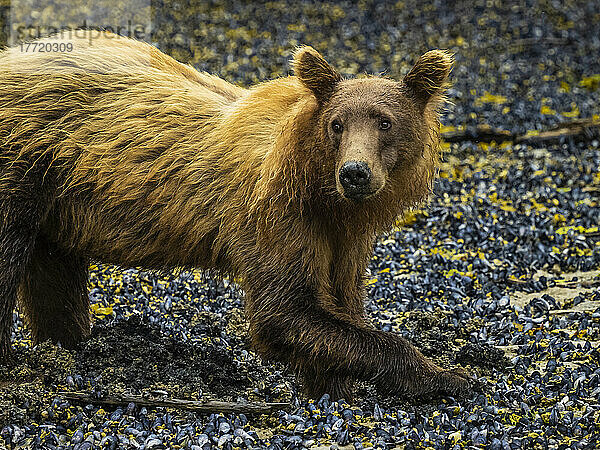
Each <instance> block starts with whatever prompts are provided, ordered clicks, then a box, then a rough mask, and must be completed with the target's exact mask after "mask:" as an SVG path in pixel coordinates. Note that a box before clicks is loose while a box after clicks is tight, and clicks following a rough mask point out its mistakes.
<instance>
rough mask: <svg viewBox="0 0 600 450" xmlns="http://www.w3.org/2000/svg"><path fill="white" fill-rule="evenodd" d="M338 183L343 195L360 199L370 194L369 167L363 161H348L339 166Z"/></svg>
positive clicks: (371, 175) (370, 174)
mask: <svg viewBox="0 0 600 450" xmlns="http://www.w3.org/2000/svg"><path fill="white" fill-rule="evenodd" d="M339 177H340V184H341V185H342V187H343V188H344V196H345V197H347V198H352V199H361V198H364V197H366V196H368V195H369V194H371V178H372V177H373V174H372V172H371V168H370V167H369V165H368V164H367V163H366V162H364V161H348V162H346V163H344V165H342V167H341V168H340V173H339Z"/></svg>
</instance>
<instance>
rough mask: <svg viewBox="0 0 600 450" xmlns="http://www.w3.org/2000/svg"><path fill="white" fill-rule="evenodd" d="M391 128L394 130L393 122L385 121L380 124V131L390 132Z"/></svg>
mask: <svg viewBox="0 0 600 450" xmlns="http://www.w3.org/2000/svg"><path fill="white" fill-rule="evenodd" d="M390 128H392V122H390V121H389V120H387V119H383V120H382V121H381V122H379V129H380V130H389V129H390Z"/></svg>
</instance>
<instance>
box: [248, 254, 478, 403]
mask: <svg viewBox="0 0 600 450" xmlns="http://www.w3.org/2000/svg"><path fill="white" fill-rule="evenodd" d="M301 267H302V266H301V265H300V263H299V265H297V266H294V265H291V266H290V265H287V266H286V269H288V270H286V271H285V273H284V274H282V266H281V265H279V266H278V267H272V268H265V269H263V270H261V271H258V272H255V274H254V276H253V279H252V282H251V283H247V286H246V292H247V298H246V301H247V310H248V313H249V318H250V329H251V334H252V338H253V343H254V345H255V346H256V348H257V350H258V351H259V352H260V353H261V354H262V355H263V356H264V357H266V358H272V359H277V360H279V361H283V362H287V363H289V364H291V365H292V367H293V368H294V369H295V370H296V372H299V373H309V374H310V373H311V371H312V373H313V374H314V375H313V376H314V382H313V383H312V384H311V385H309V389H308V394H309V395H310V394H312V395H314V394H315V392H314V391H313V389H312V387H317V388H318V387H319V386H330V385H331V383H330V382H328V380H327V377H331V376H333V377H335V378H334V379H332V381H333V383H335V382H336V380H339V379H343V377H351V378H353V379H355V380H364V381H371V382H373V383H375V384H376V385H377V386H378V388H379V389H380V390H381V391H383V392H385V393H389V394H400V395H404V396H407V397H413V398H416V397H423V396H435V395H443V394H448V395H452V396H462V395H465V394H467V393H468V392H469V391H470V389H471V379H470V378H469V376H468V375H467V374H466V373H465V372H464V371H462V370H460V369H459V370H455V371H452V370H443V369H441V368H440V367H438V366H437V365H435V364H434V363H433V362H431V361H429V360H428V359H427V358H425V357H424V356H423V355H422V354H421V352H419V351H418V350H417V349H416V348H415V347H414V346H413V345H412V344H410V343H409V342H408V341H407V340H406V339H404V338H402V337H401V336H398V335H396V334H392V333H387V332H383V331H378V330H375V329H373V328H371V327H369V326H367V325H360V324H357V323H352V322H351V321H349V320H346V319H344V318H340V317H338V316H336V315H335V314H333V313H332V312H330V311H328V310H327V309H326V308H324V307H323V305H327V304H331V299H327V298H324V297H326V294H323V293H322V292H319V289H318V288H315V287H314V286H312V285H311V283H310V282H309V281H308V280H307V279H306V277H305V276H304V274H303V271H302V269H301ZM305 381H306V380H305Z"/></svg>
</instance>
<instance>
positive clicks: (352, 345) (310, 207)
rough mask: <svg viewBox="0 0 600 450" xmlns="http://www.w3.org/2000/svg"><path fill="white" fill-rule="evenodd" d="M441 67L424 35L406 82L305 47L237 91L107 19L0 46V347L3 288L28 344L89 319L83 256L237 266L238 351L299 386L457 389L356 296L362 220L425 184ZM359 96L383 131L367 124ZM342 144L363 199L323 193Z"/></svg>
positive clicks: (456, 379)
mask: <svg viewBox="0 0 600 450" xmlns="http://www.w3.org/2000/svg"><path fill="white" fill-rule="evenodd" d="M49 39H52V38H49ZM451 64H452V59H451V57H450V55H448V54H447V53H444V52H440V51H434V52H430V53H428V54H427V55H425V56H423V57H422V58H421V59H420V60H419V62H418V63H417V65H416V66H415V68H413V70H412V71H411V72H410V73H409V75H408V76H407V78H406V79H405V82H396V81H392V80H389V79H385V78H379V77H369V78H365V79H359V80H343V79H342V77H340V76H339V74H338V73H337V72H336V71H335V70H334V69H333V68H332V67H331V66H329V64H327V62H325V60H324V59H323V58H322V57H321V55H319V54H318V53H317V52H316V51H315V50H313V49H312V48H310V47H303V48H301V49H299V50H298V51H297V52H296V53H295V56H294V70H295V73H296V76H290V77H286V78H280V79H276V80H273V81H269V82H265V83H261V84H259V85H256V86H254V87H252V88H251V89H243V88H241V87H237V86H234V85H232V84H230V83H227V82H226V81H224V80H221V79H219V78H217V77H214V76H212V75H209V74H206V73H199V72H197V71H195V70H194V69H192V68H190V67H188V66H185V65H182V64H180V63H178V62H176V61H175V60H173V59H172V58H170V57H168V56H166V55H164V54H163V53H161V52H159V51H158V50H156V49H154V48H153V47H151V46H149V45H147V44H145V43H142V42H136V41H133V40H129V39H123V38H120V39H116V38H115V37H114V36H104V37H103V38H99V39H96V40H94V41H92V43H91V45H90V42H88V41H87V40H86V39H79V40H75V41H74V50H73V52H70V53H63V54H53V53H45V54H44V53H39V54H33V55H32V54H26V53H21V52H20V50H19V49H18V48H14V49H8V50H6V51H4V52H3V53H0V214H1V215H0V358H6V357H7V356H8V354H9V349H10V342H9V337H10V327H11V320H12V319H11V318H12V310H13V308H14V306H15V303H16V299H17V297H18V299H19V303H20V305H21V307H22V308H23V311H24V313H25V316H26V318H27V322H28V324H29V326H30V327H31V329H32V331H33V335H34V337H35V339H36V340H37V341H40V340H44V339H47V338H51V339H53V340H54V341H60V342H62V344H63V345H71V346H72V345H75V344H76V343H77V342H79V341H80V340H81V339H82V338H84V337H85V336H86V335H87V333H88V332H89V312H88V300H87V292H86V289H85V280H86V277H87V267H88V263H89V261H90V259H93V260H98V261H102V262H107V263H115V264H119V265H121V266H132V267H144V268H149V269H168V268H174V267H198V268H204V269H218V270H219V271H221V272H222V273H224V274H233V275H235V276H238V277H240V279H241V280H242V285H243V288H244V290H245V292H246V309H247V313H248V318H249V320H250V322H251V333H252V338H253V342H254V345H255V347H256V349H257V350H258V351H259V352H260V353H261V354H262V355H263V356H265V357H267V358H275V359H278V360H281V361H285V362H288V363H290V364H291V365H292V366H293V367H294V369H295V370H296V371H297V372H298V373H299V374H300V375H302V376H303V377H304V380H305V387H306V390H307V392H308V393H309V394H310V395H313V396H317V395H320V394H322V393H323V392H330V393H331V394H332V395H334V396H346V398H348V397H349V396H350V394H351V385H352V383H351V380H354V379H362V380H370V381H374V382H376V383H377V384H378V385H379V386H380V387H381V388H382V389H385V390H387V391H389V392H396V393H402V394H406V395H414V396H416V395H424V394H436V393H440V392H448V393H451V394H458V393H461V392H464V391H466V390H467V389H468V385H469V379H468V377H467V376H466V375H465V373H464V372H462V371H460V370H456V371H444V370H442V369H440V368H439V367H437V366H435V365H434V364H433V363H431V362H430V361H428V360H427V359H425V358H424V357H423V356H422V355H421V354H420V353H419V352H418V350H416V349H415V348H414V347H413V346H412V345H411V344H409V343H408V342H407V341H405V340H404V339H402V338H401V337H399V336H396V335H393V334H391V333H384V332H380V331H377V330H375V329H373V328H371V327H370V326H369V325H368V324H367V323H366V320H365V316H364V311H363V300H364V295H365V293H364V286H363V277H364V273H365V269H366V265H367V263H368V260H369V257H370V254H371V249H372V245H373V242H374V239H375V237H376V235H377V233H379V232H381V231H383V230H385V229H386V228H387V227H389V226H390V225H391V224H392V223H393V222H394V220H395V218H396V217H397V216H398V214H399V213H400V212H401V211H403V210H405V209H406V208H408V207H410V206H412V205H415V204H417V203H418V202H420V201H421V200H422V199H423V198H425V197H426V195H427V194H428V192H429V191H430V188H431V184H432V181H433V176H434V170H435V166H436V163H437V159H438V129H439V124H438V121H437V110H438V108H439V106H440V105H441V103H442V102H443V90H444V84H445V82H446V78H447V76H448V72H449V71H450V67H451ZM374 106H377V107H378V108H380V109H382V108H383V111H384V113H385V114H389V115H390V116H391V117H390V119H389V120H391V121H393V124H394V127H396V128H394V130H393V131H392V132H390V133H388V134H384V133H383V132H382V131H377V130H378V129H377V123H379V122H376V121H375V122H373V125H372V126H371V125H368V126H367V125H365V124H369V123H371V122H369V120H370V119H369V118H368V117H360V111H367V110H369V108H371V107H374ZM377 111H379V110H377ZM386 111H387V112H386ZM357 114H358V116H357ZM377 114H378V113H377ZM382 114H383V113H382ZM333 116H335V117H342V118H344V119H343V120H346V119H347V124H348V127H349V128H348V132H347V133H346V132H344V133H340V134H339V136H333V135H332V134H331V125H330V120H331V118H332V117H333ZM369 117H370V116H369ZM339 120H342V119H339ZM373 120H380V119H373ZM359 125H360V126H359ZM369 127H370V128H369ZM342 155H344V156H342ZM344 158H346V160H350V159H352V158H354V159H360V160H361V161H366V162H368V164H369V165H370V166H372V167H371V168H372V170H373V174H374V175H373V179H374V180H375V179H376V180H375V181H373V183H374V185H375V183H378V184H377V186H375V187H374V189H373V194H372V195H370V196H369V197H368V198H365V199H364V200H362V201H353V200H350V199H348V198H345V197H344V195H343V194H344V192H343V191H340V188H339V183H337V172H338V171H339V167H340V165H341V164H342V163H343V162H344V161H345V160H344Z"/></svg>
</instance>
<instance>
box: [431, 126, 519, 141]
mask: <svg viewBox="0 0 600 450" xmlns="http://www.w3.org/2000/svg"><path fill="white" fill-rule="evenodd" d="M442 138H443V139H444V141H446V142H464V141H473V142H492V141H495V142H497V143H500V142H504V141H512V140H514V138H515V136H513V134H512V133H511V132H510V131H506V130H501V129H499V128H492V127H490V126H489V125H478V126H475V127H467V128H465V129H464V130H457V131H446V132H444V133H442Z"/></svg>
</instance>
